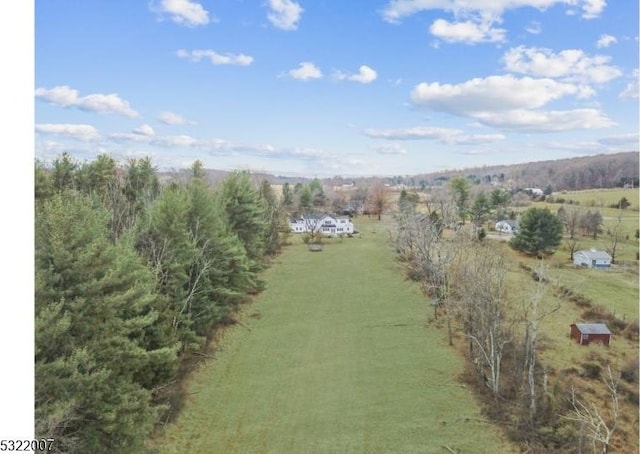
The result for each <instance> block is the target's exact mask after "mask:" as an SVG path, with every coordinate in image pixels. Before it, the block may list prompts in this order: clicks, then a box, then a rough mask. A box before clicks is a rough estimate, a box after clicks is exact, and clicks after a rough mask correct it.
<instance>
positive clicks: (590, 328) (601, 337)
mask: <svg viewBox="0 0 640 454" xmlns="http://www.w3.org/2000/svg"><path fill="white" fill-rule="evenodd" d="M571 338H572V339H575V340H576V342H578V343H579V344H580V345H589V343H590V342H602V343H603V344H604V345H609V341H610V340H611V331H609V328H607V325H605V324H604V323H574V324H573V325H571Z"/></svg>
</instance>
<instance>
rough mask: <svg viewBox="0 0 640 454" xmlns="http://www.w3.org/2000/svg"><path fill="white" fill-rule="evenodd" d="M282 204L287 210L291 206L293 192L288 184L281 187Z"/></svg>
mask: <svg viewBox="0 0 640 454" xmlns="http://www.w3.org/2000/svg"><path fill="white" fill-rule="evenodd" d="M282 204H283V205H284V206H285V207H288V208H290V207H291V206H293V190H292V189H291V185H290V184H289V183H285V184H283V185H282Z"/></svg>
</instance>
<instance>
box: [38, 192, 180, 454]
mask: <svg viewBox="0 0 640 454" xmlns="http://www.w3.org/2000/svg"><path fill="white" fill-rule="evenodd" d="M106 219H107V214H106V213H105V212H104V211H103V210H101V209H98V208H94V207H92V206H91V203H90V202H89V200H88V199H87V198H86V197H85V196H82V195H80V194H78V193H75V192H69V191H64V192H62V193H59V194H56V195H54V196H52V197H51V198H50V199H48V200H46V201H45V202H44V203H43V204H42V206H41V207H39V208H38V209H37V210H36V230H35V234H36V238H35V239H36V241H35V244H36V249H35V253H36V254H35V270H36V276H35V282H36V286H35V330H36V331H35V355H36V357H35V403H36V409H35V417H36V434H37V436H38V437H53V438H56V444H55V446H56V449H58V450H60V451H62V452H65V451H67V452H68V451H72V452H96V453H100V452H125V451H127V452H132V451H135V450H136V449H138V448H139V447H140V446H141V444H142V441H143V439H144V437H145V436H146V435H147V434H148V433H149V432H150V430H151V429H152V426H153V424H154V423H155V420H156V415H157V408H154V407H153V406H152V404H151V389H152V388H153V387H154V386H157V385H159V384H160V383H163V382H166V381H167V380H168V378H169V377H171V376H172V375H173V374H174V373H175V370H176V352H175V349H174V348H173V347H172V346H170V345H167V344H164V345H156V346H152V345H151V344H150V342H149V341H148V339H147V338H146V333H147V330H148V329H150V328H152V327H153V325H154V323H155V322H156V319H157V313H156V312H155V310H154V306H155V303H156V295H155V293H154V292H153V286H154V283H153V276H152V275H151V273H150V272H149V271H148V269H147V268H145V267H144V265H143V264H142V263H141V262H140V260H139V258H138V256H137V254H136V253H135V251H134V250H133V249H132V248H131V247H130V246H129V245H128V243H126V242H121V243H119V244H117V245H112V244H110V242H109V240H108V234H107V230H106V228H105V223H106Z"/></svg>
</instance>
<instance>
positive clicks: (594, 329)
mask: <svg viewBox="0 0 640 454" xmlns="http://www.w3.org/2000/svg"><path fill="white" fill-rule="evenodd" d="M574 325H576V327H577V328H578V330H580V332H581V333H582V334H611V331H609V328H607V325H605V324H604V323H574Z"/></svg>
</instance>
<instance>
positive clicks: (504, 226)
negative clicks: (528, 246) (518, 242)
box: [496, 219, 518, 234]
mask: <svg viewBox="0 0 640 454" xmlns="http://www.w3.org/2000/svg"><path fill="white" fill-rule="evenodd" d="M517 231H518V221H514V220H511V219H505V220H504V221H500V222H497V223H496V232H502V233H510V234H513V233H516V232H517Z"/></svg>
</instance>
